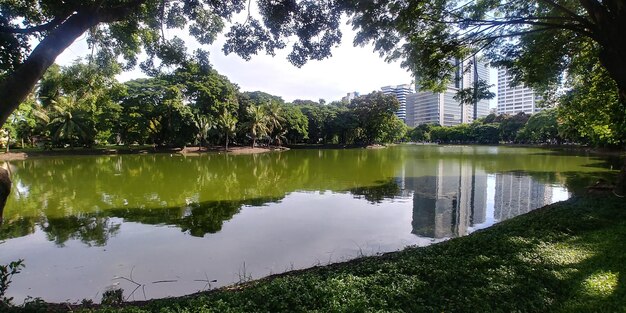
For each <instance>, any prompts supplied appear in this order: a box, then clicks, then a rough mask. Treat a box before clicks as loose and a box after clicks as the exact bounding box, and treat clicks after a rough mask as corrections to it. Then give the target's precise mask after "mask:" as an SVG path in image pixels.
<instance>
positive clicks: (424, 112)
mask: <svg viewBox="0 0 626 313" xmlns="http://www.w3.org/2000/svg"><path fill="white" fill-rule="evenodd" d="M456 66H457V75H456V79H455V80H454V81H452V82H451V83H450V84H449V85H448V88H447V89H446V90H445V91H444V92H441V93H433V92H430V91H420V92H417V93H414V94H410V95H408V96H407V100H406V124H407V125H408V126H411V127H415V126H417V125H420V124H439V125H443V126H454V125H458V124H461V123H471V122H472V121H473V120H474V107H473V106H472V105H461V104H460V103H459V102H458V101H456V100H454V96H455V95H456V94H457V92H458V91H459V90H461V89H465V88H469V87H471V86H472V84H474V80H475V76H478V79H480V80H485V81H489V67H488V66H487V63H486V62H485V61H484V60H480V59H479V60H478V61H477V64H476V68H475V69H476V73H474V66H473V63H471V62H469V61H465V62H457V64H456ZM475 74H476V75H475ZM487 115H489V100H487V99H483V100H481V101H479V102H478V105H477V116H478V117H483V116H487Z"/></svg>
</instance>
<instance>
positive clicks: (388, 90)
mask: <svg viewBox="0 0 626 313" xmlns="http://www.w3.org/2000/svg"><path fill="white" fill-rule="evenodd" d="M381 90H382V92H383V93H384V94H386V95H394V96H396V99H398V102H400V109H398V112H396V115H397V116H398V117H399V118H400V119H401V120H402V121H405V120H406V98H407V95H409V94H411V93H413V91H414V90H413V86H411V85H409V84H406V85H398V86H385V87H382V88H381Z"/></svg>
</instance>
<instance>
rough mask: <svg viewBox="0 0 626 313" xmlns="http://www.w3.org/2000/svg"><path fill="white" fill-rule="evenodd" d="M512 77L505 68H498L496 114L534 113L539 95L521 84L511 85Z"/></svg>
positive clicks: (537, 109)
mask: <svg viewBox="0 0 626 313" xmlns="http://www.w3.org/2000/svg"><path fill="white" fill-rule="evenodd" d="M512 81H513V77H512V76H511V74H509V73H508V71H507V70H506V69H505V68H499V69H498V111H497V112H498V114H511V115H513V114H517V113H519V112H524V113H527V114H534V113H537V112H539V111H541V108H539V107H537V103H538V101H540V100H541V97H540V96H539V95H537V94H536V93H535V92H534V91H533V90H532V89H531V88H528V87H526V86H524V85H523V84H520V85H517V86H512V85H511V83H512Z"/></svg>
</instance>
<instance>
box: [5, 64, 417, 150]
mask: <svg viewBox="0 0 626 313" xmlns="http://www.w3.org/2000/svg"><path fill="white" fill-rule="evenodd" d="M119 73H121V68H120V67H119V66H117V65H115V64H112V63H110V64H109V65H107V66H102V64H97V63H95V62H93V60H88V62H80V61H77V62H76V63H74V64H73V65H70V66H66V67H61V66H58V65H54V66H52V67H50V69H49V70H48V71H47V72H46V74H45V75H44V76H43V78H42V79H41V80H40V81H39V83H38V85H37V88H36V91H35V92H34V93H33V94H32V95H31V96H30V97H29V98H28V99H27V100H26V101H24V102H23V103H22V104H21V105H20V106H19V108H18V109H17V110H16V111H15V112H14V113H13V114H12V115H11V116H10V117H9V119H8V121H7V123H6V124H5V126H4V128H3V131H4V137H5V139H4V141H5V142H4V144H7V142H8V144H9V145H11V146H14V147H23V148H26V147H44V148H52V147H91V146H94V145H153V146H155V147H183V146H188V145H198V146H203V147H207V146H213V145H220V146H225V148H226V149H228V146H229V145H232V144H237V145H251V146H257V145H277V146H280V145H283V144H299V143H306V144H344V145H369V144H382V143H389V142H394V141H399V140H401V139H402V138H404V136H405V134H406V132H407V127H406V126H405V125H404V123H403V122H402V121H401V120H400V119H398V118H397V117H396V116H395V112H396V111H397V110H398V108H399V103H398V101H397V100H396V98H395V97H393V96H388V95H383V94H382V93H380V92H373V93H371V94H368V95H365V96H363V97H360V98H359V99H356V100H354V101H353V102H351V103H347V102H332V103H329V104H326V103H325V102H324V101H323V100H320V101H319V102H315V101H311V100H295V101H293V102H290V103H288V102H285V101H284V100H283V99H282V98H280V97H278V96H274V95H271V94H268V93H265V92H261V91H254V92H241V91H240V90H239V87H238V86H237V85H236V84H234V83H232V82H230V81H229V80H228V78H227V77H225V76H223V75H221V74H219V73H218V72H217V71H216V70H215V69H213V68H212V66H211V64H210V63H209V62H208V60H207V59H206V58H205V57H203V56H201V55H199V56H197V57H196V58H194V59H193V60H192V61H190V62H186V63H185V64H184V66H181V67H179V68H177V69H175V70H174V71H172V72H169V73H166V74H163V73H161V74H158V75H155V76H153V77H150V78H141V79H134V80H130V81H127V82H123V83H122V82H119V81H118V80H117V79H116V78H115V76H116V75H118V74H119Z"/></svg>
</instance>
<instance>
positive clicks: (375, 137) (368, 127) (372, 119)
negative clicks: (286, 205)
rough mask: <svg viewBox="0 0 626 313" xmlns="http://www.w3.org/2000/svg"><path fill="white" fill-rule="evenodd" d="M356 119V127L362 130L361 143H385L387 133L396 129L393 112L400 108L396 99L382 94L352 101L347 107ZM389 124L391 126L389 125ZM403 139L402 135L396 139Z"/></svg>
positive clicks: (375, 93) (372, 94) (374, 93)
mask: <svg viewBox="0 0 626 313" xmlns="http://www.w3.org/2000/svg"><path fill="white" fill-rule="evenodd" d="M348 108H350V109H351V110H352V112H353V114H354V115H355V117H356V120H357V124H358V127H359V128H361V129H363V138H362V140H363V142H365V143H367V144H372V143H382V142H387V141H386V140H387V139H390V138H386V137H388V136H392V137H393V136H394V134H388V133H387V132H389V131H393V129H394V128H395V129H397V130H400V129H398V126H396V125H398V123H397V120H395V119H393V117H394V116H395V112H396V111H398V109H399V108H400V103H399V102H398V99H396V97H394V96H392V95H385V94H383V93H382V92H373V93H371V94H368V95H365V96H362V97H358V98H356V99H354V100H353V101H352V102H351V103H350V105H349V106H348ZM390 124H391V125H390ZM400 131H401V130H400ZM402 137H404V133H402V135H400V136H399V137H398V138H402Z"/></svg>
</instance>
